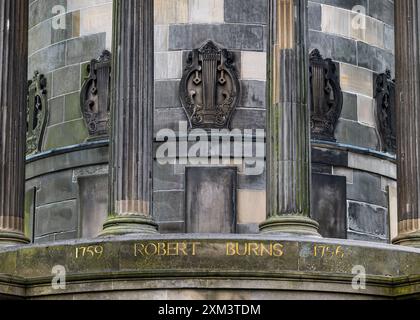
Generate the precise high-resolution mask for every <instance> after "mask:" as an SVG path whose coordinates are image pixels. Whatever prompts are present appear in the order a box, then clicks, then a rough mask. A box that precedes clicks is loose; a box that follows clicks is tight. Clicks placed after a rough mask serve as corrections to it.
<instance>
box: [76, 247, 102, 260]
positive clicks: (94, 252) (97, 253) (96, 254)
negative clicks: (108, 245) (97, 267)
mask: <svg viewBox="0 0 420 320" xmlns="http://www.w3.org/2000/svg"><path fill="white" fill-rule="evenodd" d="M103 254H104V247H103V246H88V247H77V248H76V249H75V257H76V259H80V258H98V259H99V258H101V257H102V256H103Z"/></svg>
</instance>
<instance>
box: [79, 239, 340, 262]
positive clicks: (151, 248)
mask: <svg viewBox="0 0 420 320" xmlns="http://www.w3.org/2000/svg"><path fill="white" fill-rule="evenodd" d="M205 245H206V243H203V242H194V241H162V242H160V241H156V242H139V243H135V244H133V247H132V250H133V251H132V253H133V256H134V257H194V256H200V254H202V253H203V252H204V253H205V251H206V247H205ZM217 248H218V249H217V250H218V252H219V254H220V255H225V256H227V257H273V258H281V257H284V256H285V255H286V254H287V252H288V247H287V245H285V244H282V243H279V242H271V243H267V242H226V243H219V244H218V246H217ZM212 249H214V248H212ZM311 256H312V257H314V258H339V259H342V258H344V257H345V256H346V251H345V248H343V247H342V246H338V245H327V244H313V245H312V254H311ZM74 257H75V258H76V259H82V258H85V259H100V258H102V257H106V251H105V249H104V246H102V245H91V246H79V247H75V248H74Z"/></svg>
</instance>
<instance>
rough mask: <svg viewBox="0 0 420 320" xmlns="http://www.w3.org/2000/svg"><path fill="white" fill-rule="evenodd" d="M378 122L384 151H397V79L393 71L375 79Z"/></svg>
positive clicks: (388, 71)
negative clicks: (393, 76)
mask: <svg viewBox="0 0 420 320" xmlns="http://www.w3.org/2000/svg"><path fill="white" fill-rule="evenodd" d="M374 92H375V100H376V122H377V127H378V131H379V136H380V140H381V149H382V151H384V152H388V153H393V154H395V153H396V152H397V124H396V112H395V81H394V80H392V79H391V71H390V70H387V71H386V72H385V73H381V74H379V75H377V76H376V80H375V91H374Z"/></svg>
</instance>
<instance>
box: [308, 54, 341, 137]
mask: <svg viewBox="0 0 420 320" xmlns="http://www.w3.org/2000/svg"><path fill="white" fill-rule="evenodd" d="M309 61H310V89H311V132H312V139H315V140H323V141H330V142H335V141H336V140H335V137H334V133H335V129H336V127H337V124H338V120H339V118H340V115H341V111H342V108H343V93H342V91H341V86H340V80H339V74H338V70H337V66H336V64H335V63H334V62H333V61H332V60H331V59H324V58H323V57H322V56H321V54H320V52H319V50H318V49H315V50H313V51H312V52H311V54H310V59H309Z"/></svg>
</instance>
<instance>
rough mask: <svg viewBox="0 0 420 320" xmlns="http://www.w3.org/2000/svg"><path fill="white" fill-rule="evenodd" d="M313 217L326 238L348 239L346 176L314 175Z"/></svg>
mask: <svg viewBox="0 0 420 320" xmlns="http://www.w3.org/2000/svg"><path fill="white" fill-rule="evenodd" d="M311 196H312V203H311V207H312V208H311V212H312V219H314V220H315V221H317V222H318V223H319V232H320V234H321V235H322V236H323V237H324V238H336V239H347V205H346V178H344V177H338V176H331V175H324V174H313V175H312V195H311Z"/></svg>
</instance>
